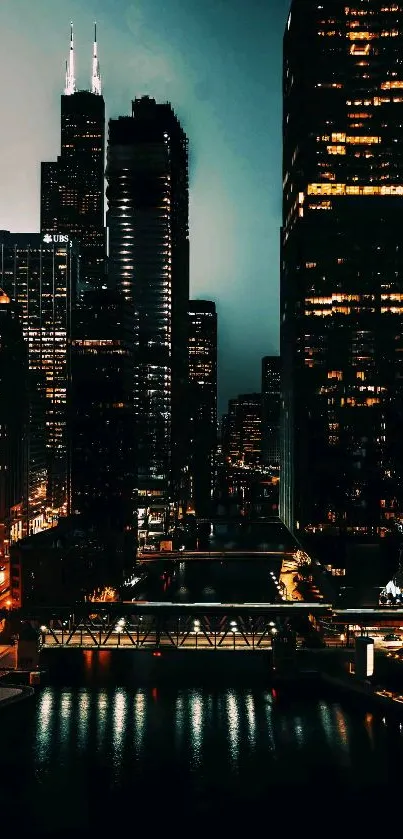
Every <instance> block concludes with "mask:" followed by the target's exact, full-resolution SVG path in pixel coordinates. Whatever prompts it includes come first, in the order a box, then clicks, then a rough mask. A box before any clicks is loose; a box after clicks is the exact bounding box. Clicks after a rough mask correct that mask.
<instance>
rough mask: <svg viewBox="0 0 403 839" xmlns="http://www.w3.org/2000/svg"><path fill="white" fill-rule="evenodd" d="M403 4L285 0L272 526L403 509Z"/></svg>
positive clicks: (386, 517)
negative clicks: (288, 0)
mask: <svg viewBox="0 0 403 839" xmlns="http://www.w3.org/2000/svg"><path fill="white" fill-rule="evenodd" d="M402 49H403V8H402V7H401V5H400V4H395V3H393V4H392V3H389V4H385V3H384V2H383V1H382V2H381V0H368V2H365V3H364V2H363V3H356V4H353V5H351V6H350V5H348V6H347V5H346V4H344V3H338V2H334V0H322V2H321V3H320V4H318V3H316V2H313V0H312V2H311V0H308V2H305V0H294V2H293V3H292V7H291V14H290V17H289V20H288V24H287V27H286V32H285V38H284V81H283V94H284V114H283V144H284V145H283V150H284V156H283V183H284V192H283V229H282V254H281V264H282V276H281V354H282V365H283V371H284V374H283V381H282V405H283V410H282V422H283V440H282V463H281V515H282V517H283V519H284V521H285V523H286V524H287V525H288V526H289V527H290V529H291V530H292V531H297V532H299V533H300V534H301V535H302V534H310V533H316V534H317V533H318V532H322V533H334V534H335V535H339V534H346V535H347V536H348V537H350V536H357V537H358V538H362V537H363V536H371V537H375V538H377V537H378V536H383V535H385V533H386V532H387V530H388V528H389V527H390V525H391V522H392V521H393V519H396V518H399V517H400V516H401V515H402V513H403V498H402V433H401V429H402V422H403V410H402V382H403V329H402V326H403V248H402V245H401V230H402V221H403V154H402V148H403V145H402V142H403V141H402V129H401V123H402V118H403V76H402V71H401V55H402Z"/></svg>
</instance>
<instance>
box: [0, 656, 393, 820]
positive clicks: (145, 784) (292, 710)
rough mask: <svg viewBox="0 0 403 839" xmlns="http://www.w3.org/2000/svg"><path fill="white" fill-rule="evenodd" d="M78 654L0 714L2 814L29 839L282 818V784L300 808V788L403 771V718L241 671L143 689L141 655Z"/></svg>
mask: <svg viewBox="0 0 403 839" xmlns="http://www.w3.org/2000/svg"><path fill="white" fill-rule="evenodd" d="M213 655H215V654H214V653H213ZM218 655H219V654H218ZM233 655H234V660H235V659H236V656H237V653H234V654H233ZM75 656H76V658H75V664H74V668H71V666H70V664H66V661H67V660H66V659H64V658H63V659H62V658H59V659H57V664H55V666H54V667H53V668H52V672H51V674H50V683H49V684H48V685H46V686H44V687H42V688H41V689H40V690H39V691H38V693H37V694H36V696H35V697H34V698H33V699H29V700H26V701H25V702H21V703H19V704H18V705H15V706H14V707H13V708H9V709H5V710H3V712H2V713H1V714H0V744H1V775H0V780H1V782H0V804H1V809H0V814H1V823H2V826H3V827H4V825H5V823H6V820H7V817H8V816H9V817H10V818H12V820H13V826H14V828H15V835H16V836H19V835H23V832H22V833H21V831H25V830H28V829H29V830H30V831H31V832H30V834H29V835H32V832H34V835H35V834H36V833H38V834H39V835H42V836H44V835H52V836H53V835H56V833H57V835H59V832H60V830H61V829H63V830H64V831H65V832H66V835H71V836H76V835H78V833H77V831H79V835H81V832H85V831H88V830H89V829H90V828H91V834H90V835H95V833H94V831H95V830H96V829H102V828H103V829H106V828H107V826H108V827H109V826H110V824H111V823H114V825H115V827H116V828H117V829H118V833H117V835H122V833H121V829H123V828H124V827H125V825H126V826H127V824H128V823H129V824H131V825H132V829H131V831H130V834H128V835H135V833H136V830H137V829H138V828H139V827H142V828H145V829H147V830H148V829H149V830H150V833H149V835H150V836H152V835H153V830H152V827H153V826H154V827H155V826H156V825H157V823H158V825H159V826H160V820H161V819H162V820H166V823H167V825H168V827H169V825H170V824H172V823H173V824H177V825H178V826H180V825H182V827H183V824H184V822H186V819H188V818H189V819H196V820H198V819H201V820H203V819H207V820H208V821H209V823H210V824H211V823H213V822H212V821H211V820H214V823H215V824H217V819H221V818H223V819H224V820H225V821H226V822H227V824H229V823H230V821H231V820H232V819H233V818H237V817H238V815H239V817H241V816H242V815H243V816H245V814H249V817H250V818H252V821H253V823H254V822H255V820H257V823H259V819H261V818H267V816H268V813H271V814H272V817H273V818H274V816H273V814H275V813H276V812H277V811H278V808H279V807H280V798H279V795H280V793H281V791H283V793H284V791H286V794H287V796H289V798H290V804H291V805H292V803H293V801H294V803H295V798H294V796H295V792H296V791H298V790H299V791H300V792H301V790H302V791H303V794H304V795H306V796H308V795H309V799H310V800H311V798H312V792H315V791H321V794H322V792H323V790H324V789H325V791H327V795H329V794H330V795H331V796H332V797H334V795H335V790H338V795H339V794H340V790H341V789H342V788H343V789H345V790H348V789H349V790H350V791H351V795H352V796H353V797H354V796H355V795H356V794H357V792H359V790H362V789H363V788H364V789H365V788H366V787H367V786H368V787H371V786H374V787H377V788H386V786H385V785H390V786H391V785H393V784H394V782H395V780H396V779H400V778H401V774H402V773H401V770H402V766H403V732H402V730H401V726H400V725H399V723H396V722H395V723H392V722H389V721H388V722H386V721H383V720H382V718H381V717H378V716H376V715H373V714H370V713H366V712H365V709H363V710H362V712H361V711H357V710H353V709H352V708H349V707H348V706H345V705H344V704H340V703H339V702H338V701H335V699H334V698H333V697H329V696H325V695H323V696H322V695H318V694H317V693H315V692H313V693H312V694H311V695H305V696H304V695H302V694H300V695H295V694H291V695H290V694H285V695H283V694H281V692H280V694H279V693H278V692H276V690H274V689H273V688H271V687H270V685H269V684H255V686H247V687H245V686H242V685H239V684H236V681H235V680H234V679H231V678H230V679H229V681H228V686H217V685H215V686H214V687H209V686H206V685H205V686H202V685H201V686H199V687H198V686H194V687H192V686H190V685H187V686H186V685H182V686H180V685H177V684H172V683H170V682H169V680H168V681H165V682H163V683H161V684H158V683H156V684H155V685H153V684H152V683H151V684H150V685H149V686H145V685H143V686H141V685H139V684H137V683H136V682H135V680H134V679H133V678H132V675H131V673H132V671H131V659H130V656H131V653H124V652H122V653H120V652H113V653H109V652H108V653H95V652H94V653H92V654H91V666H89V664H88V661H89V658H88V654H86V653H84V652H79V651H75ZM102 656H103V658H102ZM99 657H100V658H99ZM96 659H97V665H96V666H95V667H94V661H95V660H96ZM55 661H56V660H55ZM72 674H75V676H72ZM231 684H232V686H231ZM281 800H282V799H281ZM307 800H308V799H307ZM326 800H327V799H326ZM352 800H353V799H352ZM354 800H355V799H354ZM281 806H283V805H282V804H281ZM315 811H317V807H316V804H315ZM284 815H286V814H285V813H284ZM311 815H312V814H311ZM290 816H291V812H290V813H289V814H288V817H290ZM197 823H198V822H197ZM174 833H175V832H170V831H169V830H168V835H174ZM87 835H88V833H87ZM100 835H104V833H102V834H100ZM125 835H126V834H125Z"/></svg>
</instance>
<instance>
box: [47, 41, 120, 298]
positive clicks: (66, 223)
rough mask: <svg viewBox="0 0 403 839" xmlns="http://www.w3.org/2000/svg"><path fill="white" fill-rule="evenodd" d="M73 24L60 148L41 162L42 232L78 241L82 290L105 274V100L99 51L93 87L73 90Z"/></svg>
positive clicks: (93, 285)
mask: <svg viewBox="0 0 403 839" xmlns="http://www.w3.org/2000/svg"><path fill="white" fill-rule="evenodd" d="M74 61H75V56H74V42H73V27H72V28H71V43H70V55H69V61H68V63H67V67H66V85H65V90H64V94H63V95H62V97H61V152H60V155H59V157H58V158H57V160H56V161H55V162H51V163H42V167H41V231H42V233H47V234H52V235H57V234H59V235H62V236H66V237H68V238H69V239H73V238H74V239H75V240H76V241H77V242H78V243H79V245H80V291H85V290H86V289H91V288H99V287H100V286H101V285H102V283H103V281H104V275H105V244H106V242H105V219H104V169H105V102H104V98H103V96H102V88H101V76H100V71H99V63H98V54H97V36H96V28H95V40H94V50H93V59H92V78H91V90H90V91H87V90H84V91H83V90H77V88H76V77H75V63H74Z"/></svg>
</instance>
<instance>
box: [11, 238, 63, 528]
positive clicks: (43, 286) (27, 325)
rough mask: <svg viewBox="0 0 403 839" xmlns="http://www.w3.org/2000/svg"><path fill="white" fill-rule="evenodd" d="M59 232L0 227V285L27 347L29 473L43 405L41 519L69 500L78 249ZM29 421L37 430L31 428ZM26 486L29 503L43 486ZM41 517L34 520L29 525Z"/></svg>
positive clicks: (60, 509)
mask: <svg viewBox="0 0 403 839" xmlns="http://www.w3.org/2000/svg"><path fill="white" fill-rule="evenodd" d="M60 238H61V237H60V236H53V237H52V236H48V235H45V236H42V235H41V234H40V233H8V232H6V231H0V286H1V287H2V288H3V289H4V291H5V293H6V294H7V295H8V296H9V297H10V298H11V299H12V300H13V301H14V302H15V303H17V304H18V306H19V309H20V311H21V324H22V331H23V336H24V339H25V341H26V342H27V347H28V365H29V370H30V377H29V380H30V388H31V391H32V393H31V397H30V400H31V401H30V404H31V411H32V416H31V432H30V448H31V450H32V451H31V455H32V457H33V458H34V460H35V463H36V466H35V470H34V472H35V474H36V473H37V474H39V473H40V459H41V454H40V449H41V445H40V433H41V432H40V425H41V420H40V414H41V404H42V405H44V406H45V421H46V515H45V518H46V522H47V523H51V522H54V521H56V520H57V518H58V516H60V515H66V513H67V512H68V511H69V506H70V446H69V431H68V404H69V388H70V338H71V306H72V300H73V299H74V295H75V288H76V282H77V272H78V255H77V250H76V247H75V245H74V243H73V242H71V241H67V242H64V241H63V242H59V241H58V240H59V239H60ZM49 239H50V241H49ZM35 394H36V395H35ZM43 400H44V401H43ZM35 425H37V434H33V433H32V432H33V429H34V427H35ZM35 452H36V454H35ZM38 480H39V479H38ZM39 483H40V482H39ZM31 490H32V491H31V492H30V496H32V497H31V498H30V504H33V503H34V500H35V498H37V499H39V497H41V498H43V494H44V491H43V488H42V487H41V486H40V485H39V484H38V483H37V481H36V479H35V481H34V483H33V484H32V486H31ZM34 497H35V498H34ZM39 509H40V505H39ZM42 512H43V511H42ZM41 515H42V514H40V513H39V512H38V514H37V515H34V516H33V518H34V519H39V518H40V517H41ZM44 523H45V522H43V521H41V523H39V521H38V522H36V523H34V525H33V527H30V530H32V529H38V528H39V527H40V526H42V524H44Z"/></svg>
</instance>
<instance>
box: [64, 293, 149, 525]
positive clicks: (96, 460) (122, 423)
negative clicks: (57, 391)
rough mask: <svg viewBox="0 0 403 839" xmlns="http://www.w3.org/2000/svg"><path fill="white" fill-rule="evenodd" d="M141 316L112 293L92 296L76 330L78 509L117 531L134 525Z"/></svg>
mask: <svg viewBox="0 0 403 839" xmlns="http://www.w3.org/2000/svg"><path fill="white" fill-rule="evenodd" d="M133 336H134V318H133V314H132V310H131V308H130V306H129V305H128V304H127V303H125V304H124V305H122V300H121V299H119V298H118V296H117V295H116V294H115V293H113V292H110V291H105V290H104V291H98V292H88V293H87V294H86V295H85V300H84V303H83V304H80V305H79V306H78V307H77V310H76V313H75V317H74V327H73V341H72V344H73V347H72V383H73V398H72V404H73V417H72V430H73V440H74V448H73V453H72V475H73V480H72V508H73V511H77V512H80V513H82V514H83V515H84V516H85V517H86V519H87V521H89V522H90V523H91V524H96V525H98V526H101V527H102V528H107V529H109V530H115V531H120V532H122V531H132V530H133V529H134V522H135V488H136V482H135V470H134V442H135V435H134V417H133Z"/></svg>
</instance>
